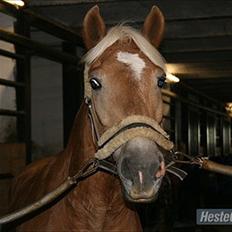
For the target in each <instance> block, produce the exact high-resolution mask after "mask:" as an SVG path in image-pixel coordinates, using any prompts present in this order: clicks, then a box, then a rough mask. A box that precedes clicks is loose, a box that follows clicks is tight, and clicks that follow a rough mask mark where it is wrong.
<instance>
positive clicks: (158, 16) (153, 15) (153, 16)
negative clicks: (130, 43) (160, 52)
mask: <svg viewBox="0 0 232 232" xmlns="http://www.w3.org/2000/svg"><path fill="white" fill-rule="evenodd" d="M164 26H165V22H164V16H163V14H162V12H161V11H160V9H159V8H158V7H157V6H153V7H152V9H151V11H150V13H149V14H148V15H147V17H146V19H145V22H144V24H143V29H142V34H143V35H144V36H145V37H146V38H147V39H148V40H149V41H150V42H151V43H152V44H153V45H154V46H155V47H156V48H157V47H159V45H160V43H161V41H162V39H163V34H164Z"/></svg>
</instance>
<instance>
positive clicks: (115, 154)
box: [11, 6, 173, 232]
mask: <svg viewBox="0 0 232 232" xmlns="http://www.w3.org/2000/svg"><path fill="white" fill-rule="evenodd" d="M163 32H164V17H163V15H162V13H161V11H160V10H159V9H158V8H157V7H156V6H154V7H152V9H151V11H150V13H149V14H148V16H147V17H146V19H145V22H144V25H143V28H142V32H139V31H137V30H135V29H133V28H131V27H129V26H125V25H118V26H115V27H112V28H111V29H110V30H109V31H108V32H107V31H106V27H105V24H104V21H103V19H102V17H101V15H100V13H99V8H98V6H94V7H93V8H91V9H90V10H89V11H88V12H87V14H86V16H85V18H84V23H83V40H84V43H85V45H86V48H87V49H88V52H87V54H86V55H85V56H84V57H83V59H82V61H83V62H84V63H85V72H84V78H85V101H84V102H83V104H82V106H81V108H80V110H79V112H78V114H77V116H76V119H75V121H74V126H73V129H72V131H71V135H70V139H69V143H68V145H67V147H66V149H65V150H64V151H63V152H61V153H60V154H58V155H56V156H52V157H49V158H46V159H42V160H40V161H37V162H35V163H33V164H31V165H29V166H28V167H27V168H26V169H25V170H24V171H23V172H22V173H21V174H20V175H19V176H18V177H16V178H15V180H14V183H13V186H12V193H11V198H12V201H11V205H12V210H13V209H19V208H22V207H24V206H26V205H28V204H30V203H32V202H34V201H36V200H37V199H40V198H41V197H42V196H44V195H45V194H47V193H49V192H50V191H52V190H53V189H55V188H56V187H57V186H58V185H59V184H60V183H62V181H64V180H65V178H66V177H67V176H72V175H74V174H75V173H76V172H78V170H79V169H80V168H81V167H82V165H83V164H84V163H85V162H86V161H87V160H88V159H90V158H93V157H95V158H96V159H99V160H104V159H111V160H112V162H114V163H115V165H116V167H117V174H118V176H115V175H111V174H109V173H107V172H104V171H99V172H97V173H95V174H94V175H92V176H90V177H88V178H86V179H84V180H82V181H81V182H80V183H78V185H77V186H76V187H75V188H73V189H72V190H71V191H69V192H68V193H67V194H66V195H65V196H63V198H62V199H60V200H59V201H57V202H56V203H55V204H53V205H52V206H50V207H48V209H47V210H46V211H43V212H39V213H38V214H36V215H34V216H33V217H31V218H30V219H29V220H28V221H25V222H23V223H22V224H20V225H19V226H18V230H19V231H120V232H121V231H141V230H142V227H141V224H140V220H139V217H138V214H137V212H136V211H135V210H134V208H133V207H132V205H133V203H143V202H151V201H153V200H154V199H156V197H157V194H158V190H159V188H160V185H161V183H162V179H163V176H164V175H165V163H164V150H170V149H172V146H173V144H172V142H171V141H169V139H168V136H167V134H166V133H165V131H163V129H162V128H161V126H160V124H161V121H162V117H163V113H162V112H163V109H162V105H163V103H162V97H161V90H160V87H161V85H162V80H164V77H165V73H166V68H165V62H164V59H163V58H162V56H161V55H160V53H159V52H158V51H157V49H156V48H157V47H158V46H159V44H160V42H161V40H162V37H163ZM118 177H119V178H118Z"/></svg>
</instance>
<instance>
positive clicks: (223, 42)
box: [160, 36, 232, 54]
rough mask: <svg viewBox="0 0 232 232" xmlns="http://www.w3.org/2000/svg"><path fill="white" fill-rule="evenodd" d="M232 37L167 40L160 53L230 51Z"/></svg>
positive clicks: (231, 48)
mask: <svg viewBox="0 0 232 232" xmlns="http://www.w3.org/2000/svg"><path fill="white" fill-rule="evenodd" d="M231 41H232V36H218V37H209V38H200V39H198V38H195V39H194V38H193V39H192V38H190V39H173V40H172V39H169V40H168V39H167V40H164V41H163V43H162V44H161V47H160V51H161V53H166V54H167V53H177V52H203V51H204V52H209V51H224V50H230V51H231V50H232V43H231Z"/></svg>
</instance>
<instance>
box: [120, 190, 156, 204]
mask: <svg viewBox="0 0 232 232" xmlns="http://www.w3.org/2000/svg"><path fill="white" fill-rule="evenodd" d="M124 197H125V200H126V201H128V202H131V203H137V204H146V203H152V202H155V201H156V200H157V198H158V193H156V194H155V195H154V196H153V197H151V198H136V199H134V198H132V197H131V196H130V195H129V194H128V193H127V192H126V191H124Z"/></svg>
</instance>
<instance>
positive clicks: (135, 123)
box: [85, 97, 174, 160]
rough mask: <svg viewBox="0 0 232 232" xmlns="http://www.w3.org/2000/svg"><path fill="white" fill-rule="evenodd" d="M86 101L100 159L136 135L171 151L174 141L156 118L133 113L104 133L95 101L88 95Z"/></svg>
mask: <svg viewBox="0 0 232 232" xmlns="http://www.w3.org/2000/svg"><path fill="white" fill-rule="evenodd" d="M85 103H86V104H87V106H88V109H89V112H88V114H89V118H90V123H91V128H92V134H93V140H94V141H95V143H96V145H97V151H96V153H95V157H96V158H97V159H99V160H103V159H106V158H108V157H109V156H111V155H112V153H113V152H115V151H116V150H117V149H118V148H119V147H120V146H122V145H123V144H125V143H126V142H128V141H129V140H131V139H134V138H136V137H143V138H147V139H149V140H152V141H154V142H155V143H156V144H158V145H159V146H160V147H162V148H163V149H165V150H167V151H170V150H171V149H172V148H173V146H174V145H173V143H172V142H171V141H170V140H169V136H168V134H167V133H166V132H165V131H164V130H163V129H162V128H161V127H160V125H159V123H158V122H156V121H155V120H154V119H152V118H149V117H146V116H141V115H131V116H128V117H126V118H124V119H123V120H122V121H120V122H119V123H117V124H116V125H114V126H112V127H110V128H108V129H107V130H106V131H105V132H104V133H103V134H102V135H100V133H99V127H98V125H99V123H98V122H99V119H98V116H97V113H96V110H95V107H94V103H93V102H92V100H91V99H90V98H88V97H86V100H85Z"/></svg>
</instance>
